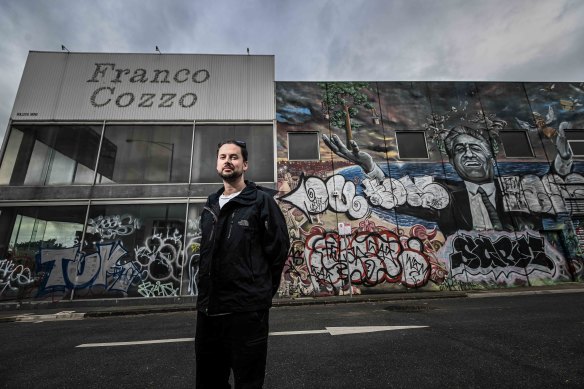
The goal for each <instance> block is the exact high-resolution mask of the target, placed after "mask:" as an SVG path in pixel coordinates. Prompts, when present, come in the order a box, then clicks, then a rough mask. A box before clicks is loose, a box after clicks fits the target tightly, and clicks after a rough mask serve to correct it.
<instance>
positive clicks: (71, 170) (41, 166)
mask: <svg viewBox="0 0 584 389" xmlns="http://www.w3.org/2000/svg"><path fill="white" fill-rule="evenodd" d="M100 136H101V126H91V125H36V126H35V125H15V126H13V127H12V131H11V132H10V138H9V140H8V144H7V147H6V153H5V155H4V159H3V161H2V166H1V167H0V185H69V184H92V183H93V176H94V171H93V169H95V161H96V159H97V150H98V147H99V139H100Z"/></svg>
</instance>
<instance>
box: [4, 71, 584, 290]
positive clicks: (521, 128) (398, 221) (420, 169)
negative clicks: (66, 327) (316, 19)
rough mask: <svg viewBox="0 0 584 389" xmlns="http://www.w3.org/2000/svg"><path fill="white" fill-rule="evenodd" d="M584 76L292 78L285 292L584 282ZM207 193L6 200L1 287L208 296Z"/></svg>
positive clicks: (285, 131) (282, 170) (280, 165)
mask: <svg viewBox="0 0 584 389" xmlns="http://www.w3.org/2000/svg"><path fill="white" fill-rule="evenodd" d="M583 88H584V85H583V84H581V83H561V84H560V83H556V84H535V83H533V84H523V83H460V82H456V83H405V82H392V83H374V82H371V83H293V82H281V83H280V82H279V83H276V108H277V114H276V115H277V116H276V118H277V177H278V183H277V184H278V190H279V194H278V195H277V200H278V202H279V204H280V206H281V208H282V210H283V212H284V215H285V217H286V220H287V224H288V228H289V232H290V237H291V239H292V246H291V250H290V253H289V258H288V261H287V263H286V266H285V269H284V273H283V275H282V283H281V287H280V290H279V294H278V296H279V297H297V296H329V295H343V294H357V293H381V292H384V291H388V290H393V289H401V290H405V289H411V288H415V289H433V290H464V289H469V288H473V289H476V288H492V287H515V286H523V285H540V284H552V283H561V282H569V281H581V280H582V278H583V277H584V259H583V254H582V253H583V251H582V248H583V247H584V160H583V157H582V156H583V155H584V152H583V150H581V148H580V145H581V144H582V143H581V142H579V141H584V130H583V129H584V109H583V106H582V104H581V101H582V99H584V89H583ZM291 133H297V134H299V133H311V134H314V135H315V136H314V137H313V139H314V140H315V142H316V143H317V144H316V148H317V151H318V153H317V156H316V158H315V159H312V160H306V159H304V160H302V159H299V160H293V159H290V158H289V148H290V142H291V141H290V140H289V134H291ZM412 134H413V135H414V137H413V138H411V137H409V135H412ZM517 134H519V135H521V134H523V135H522V136H523V137H524V138H522V139H523V141H524V143H523V144H526V145H527V146H528V147H527V148H523V149H522V150H523V151H525V150H527V151H528V154H529V155H527V156H525V155H523V156H522V157H517V156H515V157H511V156H510V155H514V154H513V153H514V152H515V151H516V146H517V145H518V144H519V143H517V142H515V143H513V142H511V143H510V139H511V141H512V140H514V139H516V138H514V136H515V135H517ZM416 139H417V140H416ZM420 139H421V142H420ZM520 139H521V138H520ZM171 141H173V140H172V139H171ZM248 144H249V143H248ZM302 146H307V145H306V144H304V145H302ZM308 146H309V145H308ZM420 147H421V148H420ZM420 152H421V154H419V153H420ZM412 155H413V157H412ZM404 156H408V157H409V158H404ZM169 185H173V184H169ZM192 185H196V184H192ZM200 201H201V199H190V198H188V197H185V198H181V199H178V200H176V201H175V202H174V203H173V204H155V203H153V202H145V203H144V204H141V205H140V204H131V205H130V204H125V205H124V204H115V201H109V202H108V203H107V204H109V205H96V204H89V203H88V202H83V204H80V205H74V206H52V205H51V206H47V205H45V206H39V207H30V206H22V207H3V208H1V209H0V233H1V234H2V236H6V237H7V238H6V242H4V241H2V242H0V245H2V247H0V249H2V250H4V252H5V253H6V254H5V255H4V256H3V257H2V259H1V260H0V300H13V299H32V300H41V299H42V300H59V299H69V298H75V299H83V298H112V297H113V298H124V297H146V298H154V297H163V296H177V295H191V296H196V295H197V284H196V277H197V271H198V249H199V242H200V232H199V229H198V217H199V215H200V210H201V208H202V205H203V204H202V203H201V202H200ZM86 214H87V215H88V221H87V224H85V216H86ZM185 215H187V216H186V218H185ZM21 236H23V237H24V238H22V239H21V238H20V237H21ZM8 240H9V241H10V242H8Z"/></svg>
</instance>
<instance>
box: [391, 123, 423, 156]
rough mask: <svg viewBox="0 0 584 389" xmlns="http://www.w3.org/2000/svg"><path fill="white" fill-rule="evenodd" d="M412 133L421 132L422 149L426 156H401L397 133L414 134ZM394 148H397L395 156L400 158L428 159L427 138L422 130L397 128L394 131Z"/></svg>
mask: <svg viewBox="0 0 584 389" xmlns="http://www.w3.org/2000/svg"><path fill="white" fill-rule="evenodd" d="M414 133H418V134H422V136H423V137H424V150H425V151H426V157H402V156H401V155H400V151H399V139H398V135H399V134H414ZM395 148H396V150H397V157H398V159H400V160H404V161H416V160H429V159H430V153H429V151H428V138H427V137H426V131H422V130H398V131H395Z"/></svg>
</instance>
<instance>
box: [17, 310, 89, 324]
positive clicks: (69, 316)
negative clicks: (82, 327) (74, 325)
mask: <svg viewBox="0 0 584 389" xmlns="http://www.w3.org/2000/svg"><path fill="white" fill-rule="evenodd" d="M84 316H85V313H77V312H75V311H62V312H58V313H51V314H46V315H33V314H30V313H26V314H23V315H18V316H16V317H15V318H14V321H16V322H27V323H30V322H33V323H42V322H44V321H56V320H81V319H83V317H84Z"/></svg>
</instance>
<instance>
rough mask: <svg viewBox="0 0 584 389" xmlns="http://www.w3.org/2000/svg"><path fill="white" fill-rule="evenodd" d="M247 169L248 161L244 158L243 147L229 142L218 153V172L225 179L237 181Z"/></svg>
mask: <svg viewBox="0 0 584 389" xmlns="http://www.w3.org/2000/svg"><path fill="white" fill-rule="evenodd" d="M246 170H247V161H244V160H243V156H242V155H241V148H240V147H239V146H238V145H235V144H231V143H227V144H224V145H223V146H221V147H220V148H219V152H218V153H217V173H218V174H219V175H220V176H221V178H223V179H224V180H225V181H235V180H237V179H238V178H239V177H241V176H242V175H243V173H244V172H245V171H246Z"/></svg>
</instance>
